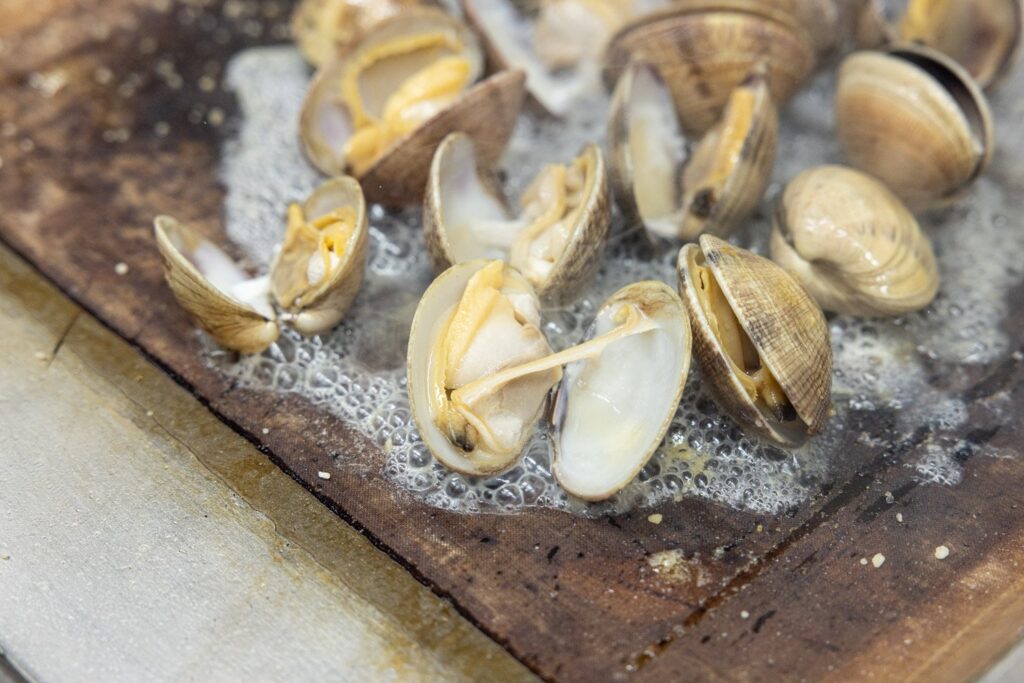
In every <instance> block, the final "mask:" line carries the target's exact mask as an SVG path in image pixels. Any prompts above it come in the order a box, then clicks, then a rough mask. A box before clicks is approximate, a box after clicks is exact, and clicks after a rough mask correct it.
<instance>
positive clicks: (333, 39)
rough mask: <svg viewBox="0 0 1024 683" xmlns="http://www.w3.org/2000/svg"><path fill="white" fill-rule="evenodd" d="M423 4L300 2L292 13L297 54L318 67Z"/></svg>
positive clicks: (406, 0) (395, 0)
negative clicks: (378, 26) (383, 22)
mask: <svg viewBox="0 0 1024 683" xmlns="http://www.w3.org/2000/svg"><path fill="white" fill-rule="evenodd" d="M421 4H423V0H302V2H300V3H299V4H298V6H297V7H296V8H295V11H294V12H292V21H291V32H292V38H293V39H294V40H295V44H296V45H297V46H298V48H299V52H301V53H302V56H303V57H305V59H306V61H307V62H309V63H310V64H312V65H313V66H320V65H321V64H324V63H325V62H327V61H330V60H331V59H332V58H334V57H335V56H336V55H339V54H342V53H344V52H345V51H347V50H348V49H349V48H351V46H352V45H354V44H355V43H356V42H358V40H359V39H360V38H362V37H363V35H364V34H365V33H366V32H367V31H369V30H370V29H371V28H373V27H374V26H375V25H377V24H379V23H380V22H382V21H384V20H385V19H387V18H389V17H392V16H394V15H396V14H398V13H399V12H401V11H403V10H405V9H406V8H409V7H414V6H416V5H421Z"/></svg>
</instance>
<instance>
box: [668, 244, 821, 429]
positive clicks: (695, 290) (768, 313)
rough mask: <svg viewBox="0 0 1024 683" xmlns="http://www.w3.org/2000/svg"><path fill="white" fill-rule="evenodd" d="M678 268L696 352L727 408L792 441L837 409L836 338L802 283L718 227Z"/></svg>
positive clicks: (684, 253)
mask: <svg viewBox="0 0 1024 683" xmlns="http://www.w3.org/2000/svg"><path fill="white" fill-rule="evenodd" d="M678 272H679V289H680V293H681V294H682V298H683V301H684V302H685V304H686V308H687V310H688V312H689V314H690V324H691V326H692V328H693V335H694V346H695V349H696V352H697V357H698V359H699V360H700V364H701V368H702V369H703V371H704V374H705V376H706V377H707V380H708V382H709V385H710V387H711V389H712V391H713V392H714V394H715V396H716V397H717V399H718V401H719V403H720V404H721V406H722V407H723V408H724V409H725V411H726V412H728V413H729V414H730V415H731V416H732V417H733V418H734V419H736V420H737V421H739V422H740V423H742V424H743V425H745V426H747V427H749V428H751V429H753V430H754V431H756V432H757V433H758V434H760V435H761V436H764V437H766V438H768V439H771V440H773V441H775V442H777V443H780V444H783V445H786V446H795V445H799V444H800V443H801V442H803V441H804V440H805V439H806V438H807V437H808V436H811V435H813V434H816V433H818V432H820V431H821V429H822V428H823V426H824V425H825V422H826V420H827V419H828V415H829V412H830V409H831V397H830V394H831V386H832V346H831V342H830V339H829V331H828V325H827V324H826V323H825V317H824V315H823V314H822V312H821V309H820V308H819V307H818V305H817V304H816V303H815V302H814V300H813V299H811V297H810V296H809V295H808V294H807V292H806V291H805V290H804V289H803V287H801V286H800V284H799V283H797V281H796V280H794V279H793V277H792V276H790V275H789V274H788V273H787V272H786V271H785V270H783V269H782V268H781V267H780V266H778V265H776V264H775V263H772V262H771V261H769V260H768V259H766V258H763V257H761V256H758V255H757V254H754V253H752V252H750V251H747V250H745V249H740V248H739V247H735V246H733V245H731V244H729V243H728V242H725V241H724V240H721V239H719V238H717V237H713V236H711V235H703V236H701V238H700V243H699V245H698V244H693V243H691V244H687V245H685V246H684V247H683V248H682V249H681V250H680V252H679V261H678Z"/></svg>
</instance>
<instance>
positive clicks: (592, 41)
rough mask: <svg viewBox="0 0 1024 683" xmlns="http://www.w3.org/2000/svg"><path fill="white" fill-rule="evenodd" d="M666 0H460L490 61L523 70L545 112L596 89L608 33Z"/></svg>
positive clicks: (562, 109)
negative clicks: (481, 37)
mask: <svg viewBox="0 0 1024 683" xmlns="http://www.w3.org/2000/svg"><path fill="white" fill-rule="evenodd" d="M669 2H670V0H539V1H538V0H462V6H463V8H464V10H465V13H466V19H467V20H468V21H469V22H470V23H471V24H472V25H473V26H474V27H476V29H477V30H478V31H479V32H480V35H481V36H483V39H484V41H485V43H486V44H487V47H488V51H489V53H490V55H491V57H492V59H493V61H494V62H495V63H496V64H498V65H499V66H500V67H502V68H515V69H522V70H523V71H525V72H526V88H527V90H528V91H529V92H530V95H531V96H533V98H534V99H536V100H537V102H539V103H540V105H541V106H542V107H543V108H544V109H545V110H547V111H548V112H550V113H552V114H555V115H558V116H561V115H564V114H566V113H567V112H568V111H569V109H570V108H571V107H572V105H573V103H574V102H576V101H577V100H578V99H579V98H580V97H581V96H583V95H586V94H587V93H589V92H593V91H598V90H599V89H600V69H601V55H602V53H603V50H604V46H605V43H606V42H607V41H608V39H609V38H610V37H611V35H612V33H613V32H614V31H615V30H616V29H618V28H619V27H620V26H622V25H623V24H625V23H626V22H627V21H628V20H630V19H631V18H633V17H635V16H638V15H639V14H641V13H643V12H645V11H650V10H652V9H655V8H658V7H662V6H666V5H668V4H669Z"/></svg>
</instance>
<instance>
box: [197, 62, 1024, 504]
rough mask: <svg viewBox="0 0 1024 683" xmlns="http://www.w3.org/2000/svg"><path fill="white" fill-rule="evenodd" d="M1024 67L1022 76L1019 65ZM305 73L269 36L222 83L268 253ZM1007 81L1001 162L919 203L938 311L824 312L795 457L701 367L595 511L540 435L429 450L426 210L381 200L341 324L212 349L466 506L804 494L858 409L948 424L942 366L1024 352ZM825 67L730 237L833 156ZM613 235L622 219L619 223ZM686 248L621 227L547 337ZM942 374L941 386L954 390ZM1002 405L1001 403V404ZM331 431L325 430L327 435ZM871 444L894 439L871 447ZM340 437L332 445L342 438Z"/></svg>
mask: <svg viewBox="0 0 1024 683" xmlns="http://www.w3.org/2000/svg"><path fill="white" fill-rule="evenodd" d="M1018 73H1019V72H1018ZM308 76H309V74H308V72H307V70H306V68H305V66H304V65H303V64H302V61H301V59H300V58H299V57H298V55H297V53H295V52H294V51H293V50H292V49H290V48H285V47H275V48H258V49H252V50H247V51H245V52H243V53H241V54H239V55H238V56H237V57H235V58H234V59H233V60H232V62H231V64H230V66H229V69H228V83H229V85H230V86H231V87H232V88H233V89H234V90H235V92H236V93H237V95H238V98H239V102H240V105H241V111H242V121H241V128H240V132H239V135H238V138H237V139H236V140H235V141H233V142H232V143H230V144H229V145H227V147H226V149H225V150H224V155H223V158H224V166H223V172H222V178H223V181H224V184H225V186H226V187H227V191H228V192H227V200H226V215H227V232H228V236H229V237H230V238H231V239H233V240H234V241H236V242H238V243H239V244H241V245H242V246H243V247H244V248H245V250H246V253H247V254H248V255H249V257H250V258H251V259H252V260H253V261H254V262H255V263H257V264H258V265H261V266H264V267H265V266H266V264H267V263H268V262H269V260H270V258H271V254H272V249H273V246H274V245H275V244H276V243H277V242H278V241H279V240H280V238H281V235H282V234H283V231H284V212H285V207H286V204H287V202H289V201H294V200H299V199H301V198H302V197H303V196H304V195H305V194H306V193H307V192H309V191H310V190H311V189H312V188H313V187H314V186H315V184H316V183H317V182H318V176H317V174H316V173H315V172H314V171H313V169H312V168H311V167H310V166H309V165H308V164H307V163H306V161H305V160H304V158H303V157H302V155H301V152H300V151H299V147H298V143H297V138H296V121H297V116H298V109H299V105H300V102H301V99H302V95H303V92H304V90H305V87H306V82H307V78H308ZM1022 80H1024V79H1022V78H1021V76H1019V75H1018V76H1016V77H1015V78H1014V79H1013V81H1012V82H1011V83H1006V84H1004V85H1003V86H1002V88H1001V89H1000V91H999V93H998V94H997V96H996V97H995V99H994V110H995V112H996V115H997V116H996V120H997V127H998V132H999V134H1000V135H1001V136H1003V139H1002V141H1001V150H1003V151H1002V152H1000V153H999V154H997V157H996V159H995V162H994V164H993V168H992V169H991V170H990V172H989V173H988V174H987V175H986V176H985V177H984V178H982V179H981V181H980V182H979V183H978V184H977V186H976V188H975V189H974V191H973V192H972V194H971V195H970V196H969V197H968V198H966V199H965V200H964V201H962V202H961V203H960V204H959V205H957V206H956V207H954V208H952V209H950V210H947V211H945V212H940V213H936V214H935V215H932V216H926V217H924V218H923V219H922V224H923V225H924V227H925V228H926V230H928V232H929V234H930V235H931V236H932V237H933V238H934V240H935V249H936V252H937V254H938V258H939V263H940V270H941V273H942V277H943V284H942V288H941V290H940V293H939V297H938V299H937V300H936V302H935V304H934V305H933V306H931V307H930V308H929V309H928V310H926V311H924V312H922V313H919V314H915V315H911V316H907V317H905V318H902V319H897V320H890V321H856V320H852V319H848V318H844V317H836V318H833V319H832V320H831V329H832V334H833V346H834V350H835V385H834V392H833V398H834V401H835V404H836V415H835V416H834V417H833V418H832V420H831V421H830V422H829V425H828V427H827V429H826V432H825V433H824V434H822V435H821V436H819V437H817V438H815V439H814V440H812V441H811V442H810V443H809V444H808V445H806V446H804V447H803V448H802V449H799V450H796V451H792V452H786V451H782V450H780V449H778V448H775V447H772V446H766V445H763V444H760V443H758V442H756V441H754V440H752V439H750V438H748V437H747V436H745V435H744V434H743V432H742V431H741V430H740V429H739V428H738V427H736V425H735V424H734V423H733V422H732V421H731V420H730V419H729V418H728V417H725V416H723V415H722V414H721V413H720V411H719V410H718V408H717V407H716V406H715V404H714V402H713V401H712V400H711V398H710V397H709V396H708V395H707V394H706V391H705V389H704V388H703V387H702V379H701V376H700V372H699V368H696V364H694V369H693V370H692V371H691V375H690V378H689V380H688V383H687V389H686V393H685V396H684V398H683V402H682V404H681V405H680V407H679V410H678V412H677V414H676V417H675V420H674V422H673V424H672V427H671V429H670V430H669V433H668V436H667V438H666V442H665V444H664V445H663V447H662V448H661V449H660V450H659V451H658V453H657V454H656V455H655V456H654V457H653V458H652V459H651V461H650V463H649V464H648V465H647V467H646V468H645V469H644V470H643V472H642V473H641V475H640V476H639V477H638V478H637V479H636V480H635V481H634V482H633V483H631V484H630V485H629V486H627V487H626V489H625V490H623V491H622V492H621V493H620V494H619V495H618V496H617V497H616V498H615V499H613V500H611V501H607V502H605V503H602V504H598V505H585V504H583V503H580V502H578V501H574V500H570V499H568V498H567V496H566V495H565V494H564V493H563V492H562V491H561V489H560V488H559V487H558V485H557V484H556V483H555V482H554V480H553V478H552V476H551V472H550V467H549V458H548V443H547V435H546V434H544V433H542V432H538V434H537V436H536V437H535V438H534V440H533V441H532V442H531V444H530V445H529V447H528V449H527V451H526V453H525V455H524V457H523V459H522V460H521V462H520V463H519V464H518V465H517V466H516V467H515V468H513V469H512V470H510V471H509V472H506V473H504V474H502V475H500V476H497V477H491V478H486V479H472V478H467V477H464V476H462V475H458V474H454V473H451V472H448V471H447V470H446V469H445V468H444V467H442V466H441V465H439V464H437V463H436V462H435V461H434V459H433V458H432V457H431V455H430V453H429V452H428V451H427V449H426V448H425V447H424V446H423V444H422V443H421V442H420V440H419V436H418V434H417V432H416V429H415V426H414V424H413V422H412V418H411V415H410V410H409V405H408V396H407V392H406V388H405V367H404V363H405V344H406V340H407V336H408V328H409V323H410V321H411V319H412V314H413V311H414V310H415V307H416V303H417V301H418V298H419V295H420V293H421V292H422V291H423V290H424V289H425V288H426V286H427V284H428V283H429V282H430V279H431V277H432V273H431V271H430V267H429V264H428V262H427V259H426V257H425V253H424V245H423V241H422V237H421V235H420V231H419V211H418V210H416V209H410V210H407V211H404V212H398V213H389V212H385V211H383V210H382V209H380V208H379V207H373V208H372V209H371V241H370V265H369V269H368V272H367V277H366V282H365V284H364V287H363V290H362V292H361V293H360V295H359V297H358V299H357V300H356V304H355V306H354V307H353V308H352V310H351V311H350V313H349V314H348V316H347V317H346V319H345V321H344V322H343V324H342V325H341V326H340V327H339V328H338V329H336V330H334V331H333V332H332V333H331V334H329V335H325V336H322V337H314V338H311V339H304V338H301V337H299V336H298V335H296V334H294V333H291V332H286V333H285V334H284V335H283V336H282V338H281V340H280V341H279V342H278V343H277V344H275V345H274V346H272V347H271V348H270V349H269V350H268V351H266V352H265V353H264V354H262V355H260V356H253V357H246V358H242V359H241V360H238V361H232V360H231V356H230V355H229V354H223V353H218V352H217V351H216V350H215V349H214V347H213V346H212V345H211V346H210V349H211V352H210V354H209V360H210V362H211V363H214V364H215V365H216V366H217V367H218V368H220V370H221V371H223V372H224V373H227V374H229V375H231V376H233V377H235V378H237V379H238V380H239V381H240V382H241V383H242V385H243V386H248V387H255V388H262V389H266V390H272V391H279V392H296V393H299V394H301V395H303V396H305V397H307V398H308V399H309V400H311V401H312V402H313V403H314V404H316V405H318V406H321V407H322V408H324V409H326V410H328V411H330V412H331V413H333V414H334V415H337V416H339V417H341V418H343V419H344V420H346V421H348V422H350V423H353V424H354V425H356V426H357V427H358V429H359V430H360V431H362V432H363V433H364V434H366V435H367V436H369V437H370V438H371V439H372V440H373V441H375V442H376V443H377V444H378V445H380V446H381V447H382V449H383V450H384V452H385V453H386V458H385V460H384V461H377V460H373V461H367V460H366V458H368V457H369V456H368V455H366V454H354V453H344V452H339V453H338V455H337V457H336V465H337V466H338V467H349V466H360V467H367V466H371V467H379V468H381V469H383V471H384V472H385V474H386V475H387V476H388V477H389V478H391V479H392V480H394V481H395V483H396V485H398V486H402V487H404V488H405V489H407V490H409V491H410V492H412V494H413V495H415V496H417V497H418V498H420V499H421V500H423V501H425V502H427V503H429V504H431V505H435V506H437V507H441V508H446V509H450V510H458V511H464V512H472V511H504V512H513V511H516V510H521V509H523V508H528V507H536V506H544V507H554V508H559V509H565V510H572V511H575V512H580V513H583V514H600V513H605V512H621V511H624V510H627V509H630V508H634V507H638V506H648V505H654V504H657V503H660V502H664V501H667V500H672V499H679V498H681V497H683V496H699V497H702V498H707V499H709V500H713V501H717V502H720V503H723V504H726V505H730V506H734V507H737V508H741V509H746V510H753V511H758V512H763V513H772V514H774V513H778V512H780V511H782V510H786V509H789V508H792V507H793V506H795V505H798V504H800V503H801V502H803V501H805V500H806V499H807V498H808V497H810V496H811V495H813V494H814V493H816V492H817V491H819V490H820V487H821V486H822V485H823V484H824V483H826V482H828V481H829V479H830V475H831V473H832V472H833V470H834V467H835V464H836V463H837V462H838V459H840V458H842V457H843V456H844V453H843V452H841V451H840V446H841V443H842V440H843V437H844V435H845V434H846V432H847V430H848V429H849V424H850V418H851V416H852V415H854V414H855V413H856V412H857V411H861V410H887V411H893V412H894V414H895V416H896V424H895V427H894V430H893V432H892V434H891V436H889V435H887V437H886V438H887V439H891V441H892V442H893V443H895V442H898V441H899V440H901V439H904V438H906V437H908V436H909V435H910V434H912V433H913V432H914V431H915V430H916V429H918V428H919V427H920V426H922V425H928V426H929V427H930V428H931V429H932V430H933V431H934V432H936V433H939V434H942V433H952V432H953V431H955V430H957V429H958V428H959V427H961V426H962V425H963V423H964V421H965V420H966V419H967V406H965V405H964V403H963V401H962V400H961V399H960V398H958V390H962V389H963V388H964V387H957V386H956V382H955V381H952V382H948V383H944V382H940V381H936V378H935V376H934V375H935V372H936V368H938V370H939V371H940V372H946V373H951V374H952V375H954V376H955V375H956V373H957V372H958V370H957V369H958V368H963V367H968V368H969V367H975V366H979V365H983V364H987V363H991V362H993V361H996V360H998V359H1001V358H1003V357H1005V356H1006V354H1007V353H1009V352H1011V351H1013V349H1011V348H1010V344H1009V340H1008V339H1007V337H1006V335H1005V333H1004V332H1003V330H1002V328H1001V321H1002V319H1003V317H1004V316H1005V314H1006V311H1007V306H1008V304H1007V301H1006V292H1008V291H1009V290H1010V289H1011V288H1012V287H1013V286H1015V285H1017V284H1019V283H1020V282H1021V280H1022V278H1024V225H1022V220H1024V218H1022V217H1024V211H1022V210H1021V209H1022V207H1021V198H1020V197H1018V196H1017V193H1018V192H1019V189H1020V188H1021V187H1022V186H1024V159H1022V158H1020V155H1019V154H1018V153H1017V150H1020V149H1022V148H1024V146H1022V145H1024V129H1022V128H1021V127H1020V126H1018V125H1017V124H1016V122H1017V121H1019V120H1020V118H1021V117H1022V114H1024V99H1022V98H1021V96H1020V93H1021V92H1024V82H1022ZM832 88H833V82H832V78H831V76H830V75H828V74H822V75H819V76H817V77H816V78H815V79H814V81H813V82H812V83H811V84H810V86H809V87H808V88H807V89H806V90H805V91H804V92H802V93H801V94H799V95H798V96H797V98H796V99H795V100H794V101H793V102H792V104H791V105H790V107H789V108H788V110H787V111H786V112H785V113H784V116H783V130H782V137H781V141H780V149H779V154H778V163H777V167H776V170H775V176H774V182H773V183H772V185H771V186H770V188H769V192H768V196H767V197H766V198H765V202H764V204H763V207H764V208H763V209H762V210H761V211H760V212H759V214H758V215H757V216H755V217H754V219H752V220H751V221H750V222H749V224H748V225H747V226H746V227H745V229H744V230H743V231H742V232H741V234H739V235H737V236H736V241H737V242H738V243H740V244H742V245H744V246H749V247H751V248H753V249H755V250H757V251H760V252H762V253H763V252H764V251H765V248H766V245H767V235H768V227H769V224H768V220H767V218H766V216H768V215H769V207H770V206H771V202H772V201H773V200H774V197H775V196H776V195H777V194H778V192H779V191H780V189H781V187H782V184H783V182H784V181H785V180H786V179H788V178H790V177H792V176H794V175H796V174H797V173H798V172H799V171H801V170H803V169H805V168H808V167H810V166H813V165H817V164H822V163H835V162H839V161H840V160H841V157H840V154H839V150H838V147H837V145H836V142H835V139H834V135H833V134H832V131H831V127H832V123H831V107H832V104H831V103H832ZM606 106H607V102H606V101H605V100H604V99H600V100H599V101H596V102H588V103H586V104H583V105H580V106H579V107H576V108H574V110H573V111H574V112H575V115H574V118H573V119H572V120H571V121H570V122H569V123H568V124H567V125H563V124H558V123H555V122H552V121H550V120H547V121H545V120H539V119H533V118H529V117H525V116H524V117H523V119H522V120H521V122H520V124H519V126H518V128H517V130H516V133H515V136H514V138H513V140H512V142H511V144H510V146H509V149H508V152H507V153H506V156H505V159H504V161H503V167H504V169H505V170H506V172H507V175H508V181H507V187H508V188H510V191H511V193H512V194H513V195H515V194H518V193H519V192H521V191H522V190H523V189H524V188H525V187H526V185H527V184H528V182H529V180H530V179H531V178H532V177H533V175H534V174H535V173H536V172H537V171H538V170H539V169H540V168H541V166H542V165H543V164H544V163H547V162H565V161H567V160H568V159H570V158H571V157H572V156H573V155H575V153H576V152H577V151H578V150H579V148H580V147H581V146H582V145H583V144H584V143H585V142H587V141H590V140H598V141H603V139H604V130H603V121H604V108H605V107H606ZM615 229H616V230H619V231H620V232H621V231H622V230H623V226H621V225H616V227H615ZM674 263H675V253H674V250H672V249H668V248H665V249H662V250H660V251H658V252H657V253H656V254H655V255H654V256H653V257H652V256H650V255H644V254H641V253H639V250H638V249H637V248H636V247H633V246H630V243H629V241H628V240H623V239H622V238H621V237H618V238H615V239H613V244H612V246H611V248H610V250H609V252H608V254H607V256H606V258H605V261H604V264H603V265H602V268H601V270H600V273H599V275H598V277H597V278H596V280H595V282H594V283H592V285H591V286H590V287H588V289H587V290H586V292H585V293H584V296H582V297H581V298H580V299H579V300H578V301H577V302H576V303H574V304H572V305H570V306H567V307H564V308H560V309H550V310H546V311H545V312H544V314H545V321H546V322H545V325H544V329H545V332H546V333H547V334H548V335H549V338H550V339H551V343H552V345H553V346H554V347H555V348H565V347H567V346H569V345H571V344H573V343H575V342H577V341H578V340H579V339H580V338H581V337H582V335H583V331H584V329H585V328H586V326H587V325H588V324H589V322H590V321H591V319H592V316H593V314H594V312H595V311H596V309H597V307H598V306H600V304H601V302H602V301H603V300H604V298H605V297H607V296H608V295H609V294H611V293H612V292H614V291H615V290H616V289H618V288H619V287H621V286H622V285H625V284H628V283H630V282H633V281H636V280H639V279H649V278H654V279H661V280H663V281H665V282H668V283H670V284H673V285H674V283H675V273H674ZM946 384H950V385H951V386H950V388H942V387H945V386H946ZM999 405H1001V404H998V402H996V403H993V406H994V407H991V410H994V411H998V410H999V409H1000V408H999ZM328 436H329V435H328ZM940 443H942V442H941V441H938V440H936V441H933V442H932V441H930V442H929V443H928V445H927V446H926V452H925V453H926V454H925V456H924V458H923V460H922V461H921V463H919V464H917V465H916V467H917V471H918V475H919V476H920V477H921V478H922V479H923V480H925V481H931V482H937V483H944V484H952V483H955V482H956V481H958V476H956V475H957V474H958V473H959V468H960V465H959V464H958V463H957V462H956V461H955V459H954V458H953V457H952V456H951V455H949V454H950V453H952V452H954V451H955V447H954V448H950V449H947V448H945V446H940V445H937V444H940ZM875 445H876V446H877V447H878V448H879V449H881V448H883V447H885V445H886V444H882V443H877V444H875ZM340 447H341V446H340V445H339V448H340Z"/></svg>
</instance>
